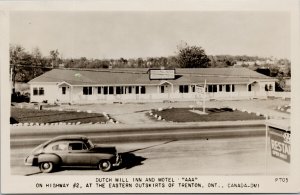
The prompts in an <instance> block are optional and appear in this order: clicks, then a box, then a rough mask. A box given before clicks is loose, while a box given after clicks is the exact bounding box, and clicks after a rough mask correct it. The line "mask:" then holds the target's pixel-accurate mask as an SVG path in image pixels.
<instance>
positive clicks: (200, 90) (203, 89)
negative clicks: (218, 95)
mask: <svg viewBox="0 0 300 195" xmlns="http://www.w3.org/2000/svg"><path fill="white" fill-rule="evenodd" d="M195 87H196V92H197V93H198V94H199V95H200V97H201V98H202V110H203V113H205V99H206V80H205V81H204V86H202V85H196V86H195Z"/></svg>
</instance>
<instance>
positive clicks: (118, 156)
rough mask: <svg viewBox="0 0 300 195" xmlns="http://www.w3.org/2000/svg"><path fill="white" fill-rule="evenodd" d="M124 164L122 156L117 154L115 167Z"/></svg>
mask: <svg viewBox="0 0 300 195" xmlns="http://www.w3.org/2000/svg"><path fill="white" fill-rule="evenodd" d="M121 163H122V157H121V155H119V154H117V155H116V162H115V163H114V164H113V166H114V167H117V166H120V164H121Z"/></svg>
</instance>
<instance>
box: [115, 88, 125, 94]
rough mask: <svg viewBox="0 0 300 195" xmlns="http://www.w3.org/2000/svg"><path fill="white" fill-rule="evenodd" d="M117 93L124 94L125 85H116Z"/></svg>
mask: <svg viewBox="0 0 300 195" xmlns="http://www.w3.org/2000/svg"><path fill="white" fill-rule="evenodd" d="M116 94H124V91H123V87H120V86H118V87H116Z"/></svg>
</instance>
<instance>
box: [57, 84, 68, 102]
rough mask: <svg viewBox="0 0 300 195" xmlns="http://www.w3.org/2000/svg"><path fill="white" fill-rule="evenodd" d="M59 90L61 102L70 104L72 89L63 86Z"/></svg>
mask: <svg viewBox="0 0 300 195" xmlns="http://www.w3.org/2000/svg"><path fill="white" fill-rule="evenodd" d="M58 90H59V92H58V93H59V96H58V97H59V99H58V100H59V102H61V103H69V102H70V101H71V93H70V90H71V87H70V86H68V85H61V86H59V88H58Z"/></svg>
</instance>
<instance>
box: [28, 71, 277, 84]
mask: <svg viewBox="0 0 300 195" xmlns="http://www.w3.org/2000/svg"><path fill="white" fill-rule="evenodd" d="M175 72H176V78H175V79H174V80H169V81H170V82H171V83H173V84H189V83H204V81H205V80H206V82H207V83H211V84H213V83H249V82H252V81H254V80H275V79H273V78H271V77H268V76H265V75H262V74H260V73H257V72H255V71H252V70H250V69H247V68H186V69H183V68H179V69H176V70H175ZM43 82H56V83H61V82H67V83H69V84H71V85H121V84H123V85H136V84H140V85H152V84H153V85H155V84H159V83H160V82H161V81H160V80H150V79H149V75H148V69H146V68H141V69H136V68H133V69H129V68H126V69H125V68H124V69H121V68H116V69H111V70H109V69H94V70H75V69H53V70H51V71H48V72H46V73H45V74H43V75H41V76H39V77H36V78H34V79H32V80H31V81H30V82H29V83H43Z"/></svg>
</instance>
